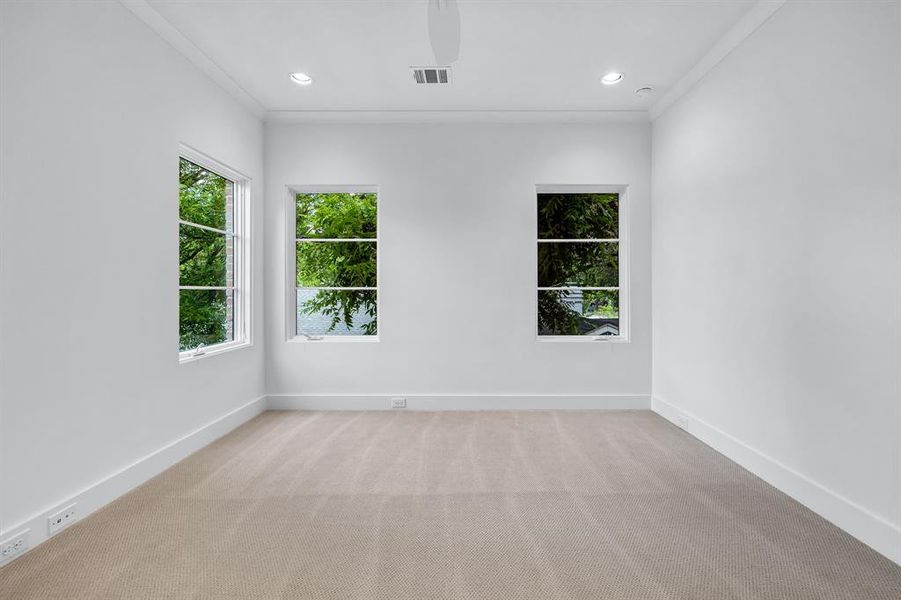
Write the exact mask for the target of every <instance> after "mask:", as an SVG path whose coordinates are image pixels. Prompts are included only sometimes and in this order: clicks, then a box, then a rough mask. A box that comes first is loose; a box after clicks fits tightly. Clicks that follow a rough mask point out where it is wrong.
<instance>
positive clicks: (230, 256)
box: [178, 147, 249, 360]
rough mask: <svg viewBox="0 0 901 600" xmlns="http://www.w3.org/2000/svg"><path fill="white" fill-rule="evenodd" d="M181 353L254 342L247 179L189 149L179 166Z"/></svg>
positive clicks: (183, 355)
mask: <svg viewBox="0 0 901 600" xmlns="http://www.w3.org/2000/svg"><path fill="white" fill-rule="evenodd" d="M178 180H179V198H178V199H179V217H178V234H179V235H178V239H179V247H178V263H179V264H178V270H179V287H178V290H179V292H178V293H179V319H178V320H179V323H178V325H179V326H178V333H179V340H178V346H179V353H180V357H181V359H182V360H185V359H192V358H194V357H198V356H202V355H204V354H209V353H215V352H217V351H220V350H225V349H228V348H233V347H238V346H241V345H244V344H246V343H248V342H249V326H248V323H247V320H248V318H249V307H248V300H249V294H248V285H247V283H248V277H247V271H248V268H249V267H248V262H247V255H248V246H247V237H248V235H247V218H246V210H247V197H246V196H247V192H248V187H249V186H248V180H247V178H246V177H243V176H242V175H240V174H238V173H236V172H234V171H232V170H231V169H229V168H228V167H225V166H224V165H220V164H218V163H216V162H215V161H213V160H211V159H209V158H208V157H206V156H204V155H202V154H200V153H197V152H195V151H193V150H191V149H189V148H185V147H183V148H182V152H181V155H180V157H179V164H178Z"/></svg>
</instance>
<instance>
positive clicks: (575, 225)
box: [538, 194, 619, 335]
mask: <svg viewBox="0 0 901 600" xmlns="http://www.w3.org/2000/svg"><path fill="white" fill-rule="evenodd" d="M618 237H619V195H618V194H539V195H538V238H539V239H544V240H559V239H572V240H585V239H616V238H618ZM618 251H619V245H618V244H616V243H607V242H601V243H595V242H542V243H539V244H538V286H539V287H617V286H618V285H619V256H618V253H619V252H618ZM573 297H574V294H573V293H572V292H569V291H566V290H560V291H556V290H546V291H539V292H538V330H539V333H540V334H542V335H584V334H586V333H588V332H590V331H592V330H594V329H596V327H597V323H596V322H594V321H592V319H599V318H604V319H613V318H618V316H619V294H618V292H616V291H602V290H585V291H582V292H581V311H578V312H577V311H576V310H574V309H573V304H574V302H573Z"/></svg>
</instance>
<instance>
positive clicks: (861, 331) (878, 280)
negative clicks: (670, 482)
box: [652, 2, 901, 561]
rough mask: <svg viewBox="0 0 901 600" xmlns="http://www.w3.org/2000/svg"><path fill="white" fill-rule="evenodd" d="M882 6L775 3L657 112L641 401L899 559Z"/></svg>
mask: <svg viewBox="0 0 901 600" xmlns="http://www.w3.org/2000/svg"><path fill="white" fill-rule="evenodd" d="M899 6H901V5H899V3H897V2H895V3H877V2H820V3H814V2H789V3H788V4H787V5H785V6H784V7H783V8H782V9H781V10H780V11H779V12H777V13H776V14H775V15H774V16H773V17H772V18H771V19H770V20H769V21H768V22H767V23H765V24H764V25H763V26H762V27H761V28H760V29H759V30H757V31H756V32H755V33H754V34H753V35H752V36H751V37H750V38H749V39H747V40H746V41H745V42H744V44H742V45H741V46H740V47H738V48H737V49H736V50H735V51H734V52H733V53H732V54H731V55H729V56H728V57H727V58H726V59H725V60H724V61H723V62H722V63H720V64H719V65H718V66H717V67H716V68H715V69H714V70H713V71H711V72H710V73H709V74H708V75H707V76H706V78H705V79H704V80H703V81H702V82H701V83H700V84H699V85H698V86H697V87H696V88H695V89H694V90H693V91H691V92H690V93H689V94H688V95H686V96H685V97H683V98H682V99H681V100H680V101H679V102H678V103H677V104H676V105H674V106H673V107H672V108H671V109H670V110H669V111H668V112H666V113H665V114H664V115H663V116H662V117H661V118H659V119H658V120H657V121H656V122H655V123H654V127H653V168H652V171H653V179H652V180H653V244H652V245H653V265H654V266H653V281H654V361H653V364H654V394H655V397H657V398H659V399H660V400H661V401H663V402H665V403H668V404H669V407H668V408H669V409H672V408H673V407H675V408H676V409H680V410H682V411H685V412H687V413H689V414H690V415H692V416H693V417H694V418H695V419H696V420H697V423H696V426H697V427H698V431H705V432H706V435H708V437H709V439H711V440H719V441H720V442H721V443H722V444H723V445H724V447H726V446H729V445H730V444H733V443H735V444H737V445H735V446H734V447H735V448H737V450H736V453H737V454H742V453H744V454H745V455H746V456H747V457H749V458H748V460H749V462H750V463H755V464H758V466H759V467H760V468H759V471H760V472H761V473H762V474H763V475H764V476H765V477H770V478H772V479H773V480H781V481H782V483H783V487H787V488H789V491H790V492H796V496H804V497H803V498H800V499H802V501H805V502H806V503H808V504H809V505H813V508H815V509H817V510H819V511H820V512H821V513H824V514H825V515H826V516H827V517H829V518H831V519H833V520H834V521H835V522H837V523H838V524H840V525H842V526H843V527H846V528H847V529H849V530H851V531H852V533H855V534H856V535H858V536H859V537H861V538H862V539H864V540H865V541H867V542H869V543H871V544H873V545H875V546H876V547H877V548H878V549H880V550H881V551H882V552H884V553H886V554H888V555H890V556H893V557H894V558H895V560H899V561H901V535H899V534H901V529H899V526H901V462H899V461H901V318H899V297H901V281H899V274H901V242H899V234H901V216H899V215H901V212H899V211H901V116H899V111H901V76H899V68H901V67H899V65H901V46H899V44H901V35H899V32H901V17H899ZM664 408H667V407H666V405H664ZM730 436H731V438H732V440H730V439H729V437H730ZM740 446H743V447H744V449H738V448H739V447H740ZM805 490H806V491H805Z"/></svg>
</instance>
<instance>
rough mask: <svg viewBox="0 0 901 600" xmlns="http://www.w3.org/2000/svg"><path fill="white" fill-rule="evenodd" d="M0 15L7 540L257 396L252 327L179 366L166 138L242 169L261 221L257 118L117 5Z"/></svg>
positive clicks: (21, 7) (30, 8) (2, 488)
mask: <svg viewBox="0 0 901 600" xmlns="http://www.w3.org/2000/svg"><path fill="white" fill-rule="evenodd" d="M0 10H2V14H0V17H2V81H0V84H2V97H0V102H2V104H0V113H2V114H0V118H2V121H0V124H2V145H0V151H2V162H0V166H2V178H0V182H2V183H0V192H2V215H0V217H2V218H0V239H2V253H0V272H2V278H0V302H2V309H3V310H2V316H0V328H2V339H0V360H2V364H0V384H2V387H0V392H2V399H0V418H2V422H0V425H2V428H0V444H2V445H0V455H2V456H0V526H2V529H3V530H4V531H5V532H9V531H10V530H11V529H12V528H14V527H16V526H17V525H18V524H19V523H22V522H23V521H26V520H27V519H29V518H30V517H32V516H34V515H35V514H38V513H40V512H41V511H42V510H44V509H48V508H51V507H53V506H54V505H56V504H57V503H59V502H60V501H62V500H65V499H67V498H69V497H71V496H73V495H74V494H76V493H77V492H79V491H81V490H82V489H83V488H85V487H87V486H91V485H92V484H94V483H96V482H98V481H99V480H101V479H103V478H104V477H107V476H108V475H110V474H112V473H114V472H115V471H117V470H118V469H121V468H123V467H126V466H128V465H129V464H131V463H132V462H134V461H136V460H138V459H140V458H142V457H144V456H146V455H147V454H148V453H151V452H153V451H156V450H158V449H160V448H162V447H163V446H165V445H166V444H168V443H169V442H172V441H174V440H176V439H178V438H180V437H181V436H184V435H185V434H188V433H189V432H191V431H192V430H194V429H195V428H197V427H199V426H202V425H204V424H206V423H208V422H210V421H212V420H214V419H216V418H218V417H221V416H222V415H224V414H226V413H228V412H229V411H231V410H233V409H235V408H236V407H239V406H241V405H243V404H245V403H247V402H248V401H250V400H252V399H253V398H255V397H257V396H260V395H261V394H263V392H264V389H263V384H264V376H263V375H264V374H263V363H262V359H263V345H262V327H257V328H256V331H255V341H256V344H255V345H254V346H253V347H252V348H249V349H242V350H239V351H236V352H233V353H228V354H225V355H222V356H216V357H209V358H206V359H203V360H200V361H198V362H195V363H192V364H186V365H182V366H180V365H179V363H178V353H177V350H178V346H177V344H178V293H177V286H178V269H177V264H178V254H177V253H178V229H177V224H176V220H177V218H178V179H177V174H178V171H177V169H178V162H177V153H178V144H179V142H184V143H187V144H189V145H191V146H194V147H196V148H198V149H200V150H203V151H205V152H207V153H209V154H211V155H213V156H214V157H216V158H217V159H219V160H221V161H222V162H224V163H226V164H228V165H230V166H232V167H234V168H235V169H238V170H239V171H242V172H244V173H247V174H248V175H250V176H251V177H252V178H253V180H254V181H253V192H254V195H255V196H256V199H257V205H256V208H257V210H256V214H257V215H258V216H261V215H262V210H261V209H262V202H260V201H259V198H260V196H261V192H262V187H261V184H262V126H261V124H260V122H259V121H258V120H257V119H256V118H255V117H253V116H251V115H249V114H248V113H246V112H245V110H244V109H242V108H241V107H239V106H238V105H237V104H236V103H235V102H234V101H232V100H231V99H230V98H229V97H228V96H226V95H225V93H224V92H222V91H221V90H220V89H219V88H217V87H216V86H215V85H214V84H212V83H211V82H209V80H207V79H206V78H205V77H204V76H203V75H202V74H201V73H200V72H199V71H198V70H197V69H195V68H194V67H193V66H192V65H191V64H190V63H188V61H187V60H185V59H184V58H183V57H182V56H181V55H179V54H178V53H176V51H175V50H173V49H172V48H171V47H169V46H168V45H167V44H166V43H165V42H163V41H162V40H161V39H160V38H159V37H158V36H157V34H155V33H153V32H152V31H151V30H150V29H148V28H147V27H146V26H145V25H144V24H143V23H141V22H140V21H139V20H138V19H137V18H136V17H135V16H134V15H132V13H130V12H129V11H128V10H126V9H125V8H123V7H122V6H121V5H120V4H119V3H118V2H27V3H19V2H3V3H2V9H0ZM261 221H262V219H261V218H257V219H256V224H257V225H260V224H261ZM256 232H257V233H258V234H259V232H260V227H257V228H256ZM258 239H259V236H258ZM261 254H262V253H261V252H259V251H258V252H256V259H257V260H256V263H257V265H258V266H261V264H262V261H261V258H262V256H261ZM257 272H258V273H259V272H260V270H259V269H258V271H257ZM261 282H262V278H261V277H258V279H257V284H258V285H257V286H256V289H257V294H256V299H257V300H261V293H260V292H261V291H262V285H259V284H261ZM261 308H262V302H261V301H258V302H257V312H256V323H258V324H259V323H261V322H262V321H261V315H262V312H261ZM38 523H39V524H40V521H38ZM41 527H42V524H41ZM42 535H43V533H42V531H33V539H32V541H33V542H35V541H39V538H40V537H41V536H42Z"/></svg>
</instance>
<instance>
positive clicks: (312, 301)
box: [294, 192, 378, 339]
mask: <svg viewBox="0 0 901 600" xmlns="http://www.w3.org/2000/svg"><path fill="white" fill-rule="evenodd" d="M294 215H295V246H296V247H295V251H294V252H295V253H294V259H295V263H294V279H295V323H294V325H295V328H296V334H297V335H298V336H302V337H304V338H306V339H319V338H322V337H326V336H328V337H331V336H336V337H338V336H340V337H343V338H345V339H351V338H352V337H355V336H361V337H370V338H374V337H375V336H376V335H377V334H378V239H377V238H378V195H377V194H376V193H375V192H359V193H358V192H315V193H295V195H294Z"/></svg>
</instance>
